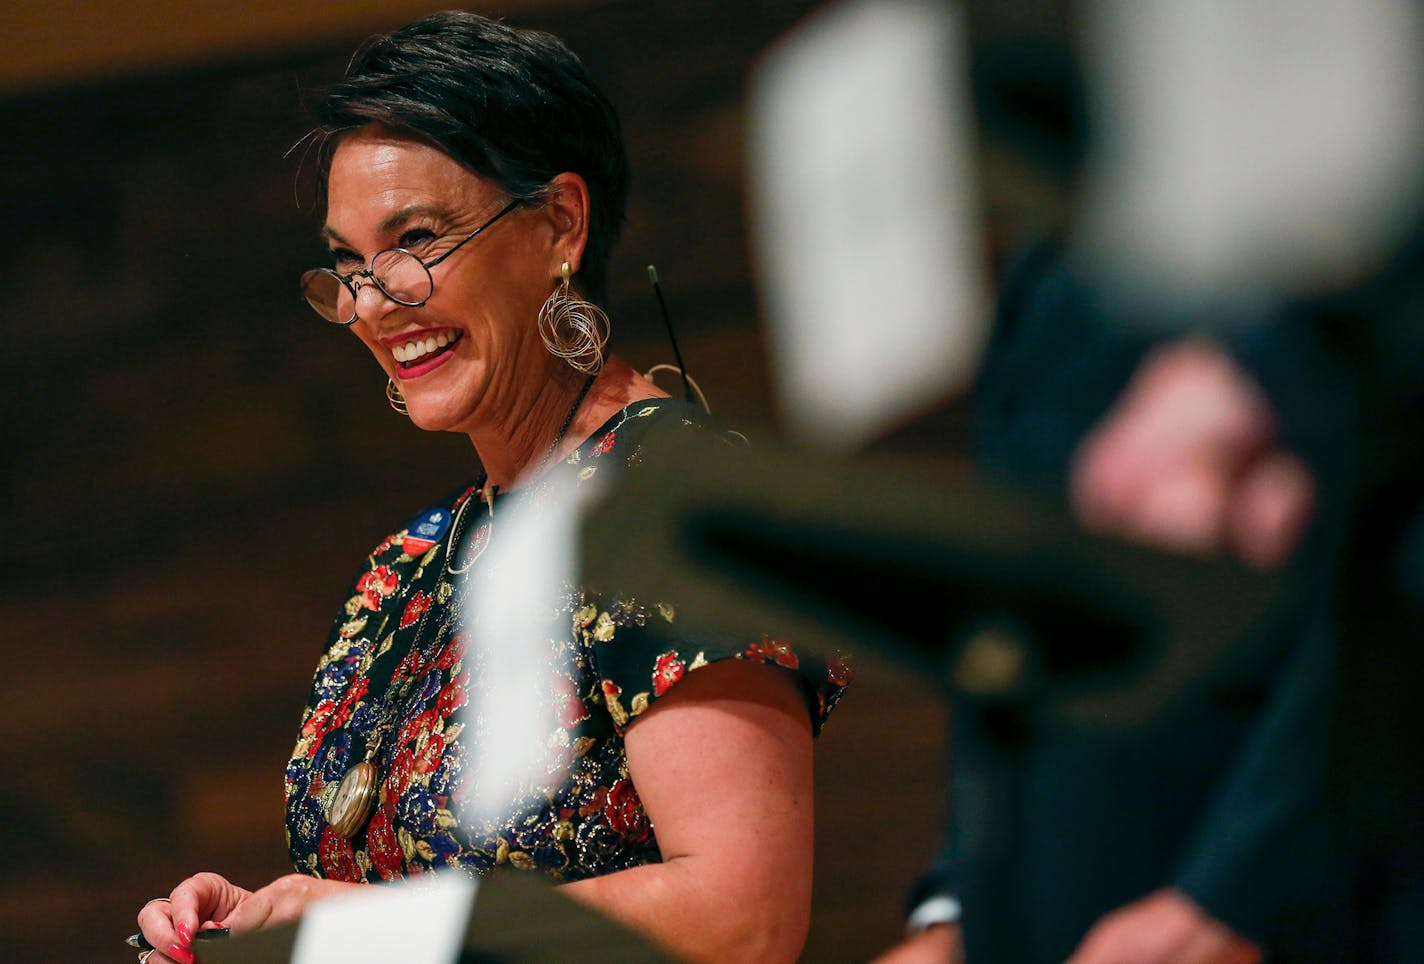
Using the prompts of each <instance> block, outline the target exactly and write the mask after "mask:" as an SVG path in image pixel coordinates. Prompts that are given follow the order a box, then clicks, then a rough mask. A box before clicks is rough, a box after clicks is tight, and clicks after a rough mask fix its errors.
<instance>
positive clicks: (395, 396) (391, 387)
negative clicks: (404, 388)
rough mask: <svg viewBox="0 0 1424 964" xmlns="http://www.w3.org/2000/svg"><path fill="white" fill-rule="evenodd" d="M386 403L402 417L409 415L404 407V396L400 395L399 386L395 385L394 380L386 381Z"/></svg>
mask: <svg viewBox="0 0 1424 964" xmlns="http://www.w3.org/2000/svg"><path fill="white" fill-rule="evenodd" d="M386 401H388V402H390V403H391V408H393V409H395V410H396V411H397V412H400V413H401V414H402V415H405V416H409V415H410V410H409V409H407V408H406V407H405V396H404V395H402V394H401V390H400V386H399V385H397V384H396V380H395V379H394V378H387V379H386Z"/></svg>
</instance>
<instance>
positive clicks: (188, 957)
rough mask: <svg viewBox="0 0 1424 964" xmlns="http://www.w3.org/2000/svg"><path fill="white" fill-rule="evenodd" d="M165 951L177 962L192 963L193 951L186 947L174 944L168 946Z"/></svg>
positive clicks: (181, 963)
mask: <svg viewBox="0 0 1424 964" xmlns="http://www.w3.org/2000/svg"><path fill="white" fill-rule="evenodd" d="M165 953H167V954H168V956H169V957H171V958H173V959H174V960H175V961H177V962H178V964H193V952H192V951H190V950H188V949H187V948H186V947H182V946H180V945H178V944H174V945H172V946H171V947H169V948H168V950H167V951H166V952H165Z"/></svg>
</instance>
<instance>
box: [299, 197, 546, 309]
mask: <svg viewBox="0 0 1424 964" xmlns="http://www.w3.org/2000/svg"><path fill="white" fill-rule="evenodd" d="M519 203H520V202H519V201H518V200H514V201H510V202H509V203H508V204H506V205H505V206H504V207H503V208H502V209H501V210H500V212H499V213H498V214H496V215H495V216H494V217H492V218H490V219H489V220H488V221H486V222H485V223H484V224H481V225H480V226H479V227H477V228H475V229H474V230H473V231H471V232H470V233H469V234H467V235H465V236H464V237H463V238H461V239H460V241H459V243H458V244H456V245H455V246H454V247H453V248H451V249H450V250H449V251H446V252H445V253H444V254H442V255H440V257H438V258H433V259H431V260H430V261H421V260H420V258H418V257H416V256H415V255H414V254H412V253H411V252H409V251H407V250H406V249H405V248H387V249H386V250H384V251H380V252H377V254H376V256H375V257H373V258H372V259H371V266H370V267H369V268H366V269H364V270H362V271H353V272H351V273H350V274H338V273H337V272H335V271H333V270H332V269H331V268H312V269H311V270H310V271H307V272H306V273H304V274H303V275H302V297H304V298H306V300H307V304H309V305H311V306H312V310H313V311H315V312H316V313H317V314H319V315H321V316H322V317H323V318H325V319H326V320H327V321H330V322H332V323H334V324H338V325H346V326H348V327H349V326H351V325H353V324H355V323H356V299H357V293H358V292H359V291H360V290H361V285H362V283H363V282H362V281H361V279H362V278H369V279H371V283H372V284H374V285H375V286H376V287H377V288H379V289H380V291H381V293H382V294H384V295H385V296H386V297H387V298H389V299H391V300H392V301H394V302H395V303H396V304H398V305H404V306H405V307H407V308H422V307H424V306H425V303H426V302H427V301H429V300H430V296H431V295H433V294H435V279H434V278H433V277H432V276H431V274H430V269H431V268H433V267H435V266H436V265H437V264H439V263H440V262H442V261H444V260H445V259H446V258H448V257H450V255H452V254H454V253H455V252H456V251H459V250H460V248H461V247H463V246H464V245H465V244H466V243H467V242H469V241H472V240H474V238H475V237H476V236H477V235H478V234H479V233H480V232H481V231H483V230H484V229H485V228H487V227H489V226H490V225H491V224H494V223H495V222H496V221H498V220H499V219H500V218H502V217H504V216H505V215H506V214H508V213H509V212H510V211H513V210H514V209H515V208H517V207H518V206H519Z"/></svg>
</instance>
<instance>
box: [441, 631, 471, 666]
mask: <svg viewBox="0 0 1424 964" xmlns="http://www.w3.org/2000/svg"><path fill="white" fill-rule="evenodd" d="M469 642H470V637H469V635H468V634H466V633H456V634H455V635H453V636H451V637H450V640H449V642H447V643H446V644H445V648H444V649H442V650H441V651H440V655H439V656H437V657H436V658H435V665H436V666H438V667H440V668H441V669H453V668H454V667H455V664H456V663H458V662H460V660H462V659H464V658H465V647H466V646H467V645H469Z"/></svg>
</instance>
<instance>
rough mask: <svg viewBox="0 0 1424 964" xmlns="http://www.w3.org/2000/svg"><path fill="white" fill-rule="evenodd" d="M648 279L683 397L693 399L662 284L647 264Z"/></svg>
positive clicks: (656, 272)
mask: <svg viewBox="0 0 1424 964" xmlns="http://www.w3.org/2000/svg"><path fill="white" fill-rule="evenodd" d="M648 280H649V281H651V282H652V284H653V293H654V294H656V295H657V296H658V309H659V310H660V311H661V312H662V314H663V325H664V326H666V327H667V333H668V341H670V342H672V357H674V358H676V359H677V373H678V374H679V375H681V376H682V394H683V398H684V399H685V400H687V401H689V402H691V401H693V400H694V398H693V394H692V385H691V383H690V382H689V381H688V380H687V366H686V365H684V364H683V362H682V352H681V351H679V350H678V347H677V336H676V335H674V334H673V333H672V319H671V318H670V317H668V310H667V302H665V301H663V286H662V285H660V284H658V269H657V268H655V267H653V266H652V265H648Z"/></svg>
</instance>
